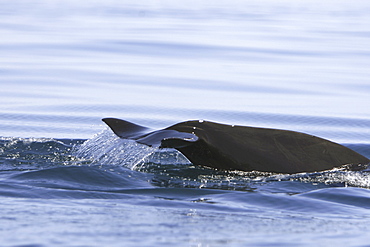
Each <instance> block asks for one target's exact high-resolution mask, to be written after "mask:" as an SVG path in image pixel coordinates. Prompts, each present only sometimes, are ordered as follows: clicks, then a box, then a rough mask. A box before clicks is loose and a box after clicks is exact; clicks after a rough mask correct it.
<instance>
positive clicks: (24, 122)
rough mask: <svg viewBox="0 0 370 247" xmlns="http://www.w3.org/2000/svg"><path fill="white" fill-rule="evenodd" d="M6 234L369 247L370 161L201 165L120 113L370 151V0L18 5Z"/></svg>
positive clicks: (41, 238)
mask: <svg viewBox="0 0 370 247" xmlns="http://www.w3.org/2000/svg"><path fill="white" fill-rule="evenodd" d="M0 4H1V8H0V16H1V18H0V37H1V39H0V54H1V56H0V130H1V132H0V143H1V144H0V197H1V213H0V241H1V244H0V245H1V246H122V245H124V246H165V245H168V246H173V245H176V246H225V245H227V246H271V245H273V246H312V245H316V246H334V245H336V246H366V245H368V242H369V237H368V231H369V225H370V224H369V223H370V218H369V217H370V211H369V207H370V206H369V205H370V192H369V188H370V178H369V174H368V172H366V171H365V172H348V171H344V170H331V171H324V172H318V173H302V174H293V175H288V174H268V173H258V172H252V173H246V172H237V171H235V172H225V171H216V170H212V169H207V168H201V167H196V166H194V165H192V164H191V163H189V162H188V161H187V160H186V158H185V157H183V156H182V155H181V154H179V153H178V152H175V151H174V150H157V149H153V148H149V147H146V146H142V145H139V144H136V143H134V142H130V141H126V140H120V139H118V138H116V137H115V136H114V135H113V134H112V133H111V132H110V131H109V130H108V129H107V128H106V127H105V126H104V124H103V123H102V122H101V118H103V117H117V118H123V119H125V120H129V121H132V122H135V123H137V124H140V125H144V126H148V127H152V128H163V127H166V126H169V125H172V124H174V123H176V122H180V121H185V120H189V119H205V120H210V121H216V122H222V123H227V124H239V125H249V126H259V127H271V128H282V129H290V130H296V131H302V132H305V133H309V134H313V135H317V136H320V137H323V138H326V139H330V140H332V141H335V142H338V143H341V144H344V145H346V146H348V147H350V148H352V149H354V150H356V151H358V152H360V153H362V154H363V155H365V156H367V157H369V158H370V127H369V126H370V111H369V109H368V106H369V103H370V100H369V95H370V94H369V93H370V82H369V78H370V70H369V69H368V68H369V67H370V48H369V45H368V44H369V43H370V25H369V24H370V17H369V15H368V13H369V10H370V4H369V3H368V2H367V1H360V0H357V1H356V0H355V1H351V2H350V3H349V2H348V3H347V2H338V1H331V0H329V1H325V2H323V1H316V0H314V1H306V0H302V1H291V0H279V1H270V0H264V1H258V2H256V3H252V2H248V1H247V2H246V1H236V0H235V1H232V2H230V1H224V0H219V1H186V2H178V1H176V2H172V1H149V0H148V1H140V3H137V4H133V3H130V2H128V1H117V0H109V1H104V2H98V1H84V2H76V1H57V0H52V1H48V2H47V3H46V2H45V3H40V2H38V1H32V0H31V1H20V0H19V1H11V2H9V1H0Z"/></svg>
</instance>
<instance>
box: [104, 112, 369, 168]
mask: <svg viewBox="0 0 370 247" xmlns="http://www.w3.org/2000/svg"><path fill="white" fill-rule="evenodd" d="M102 120H103V121H104V122H105V123H106V124H107V125H108V126H109V127H110V129H111V130H112V131H113V132H114V134H116V135H117V136H118V137H120V138H123V139H130V140H134V141H136V142H137V143H140V144H144V145H147V146H151V147H155V148H160V149H162V148H174V149H176V150H178V151H179V152H181V153H182V154H183V155H184V156H185V157H186V158H187V159H188V160H189V161H190V162H191V163H192V164H194V165H197V166H203V167H209V168H214V169H217V170H229V171H245V172H251V171H259V172H272V173H288V174H293V173H303V172H320V171H325V170H331V169H333V168H343V167H345V168H346V169H349V170H363V169H365V168H367V166H368V165H369V163H370V160H369V159H368V158H367V157H364V156H363V155H361V154H359V153H357V152H355V151H354V150H352V149H349V148H347V147H345V146H343V145H340V144H338V143H335V142H332V141H330V140H326V139H323V138H320V137H317V136H313V135H309V134H305V133H301V132H296V131H290V130H281V129H272V128H259V127H249V126H238V125H228V124H221V123H216V122H211V121H204V120H191V121H185V122H180V123H176V124H174V125H172V126H169V127H167V128H164V129H159V130H154V129H151V128H148V127H145V126H141V125H137V124H134V123H131V122H129V121H125V120H122V119H117V118H103V119H102Z"/></svg>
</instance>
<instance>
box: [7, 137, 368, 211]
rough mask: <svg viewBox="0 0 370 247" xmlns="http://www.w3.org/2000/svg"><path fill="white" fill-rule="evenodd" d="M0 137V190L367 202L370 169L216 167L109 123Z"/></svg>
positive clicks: (187, 200)
mask: <svg viewBox="0 0 370 247" xmlns="http://www.w3.org/2000/svg"><path fill="white" fill-rule="evenodd" d="M0 143H1V146H0V168H1V172H0V195H1V196H3V197H4V196H5V197H20V198H59V199H71V198H73V199H122V200H124V201H125V203H129V204H140V205H150V206H153V205H154V206H163V207H176V208H178V207H184V208H188V207H192V208H199V209H208V210H211V209H212V210H221V211H228V212H229V211H230V210H231V211H235V210H236V211H243V212H245V211H247V212H250V211H256V210H257V211H258V210H293V211H297V212H298V211H299V212H316V213H320V214H322V213H325V214H333V213H335V214H338V213H341V214H344V213H346V214H348V213H353V212H357V213H363V212H362V211H363V210H366V209H368V208H369V207H368V198H370V194H369V193H370V192H369V190H367V189H368V188H370V184H369V181H370V176H369V173H368V172H367V171H364V172H352V171H346V170H343V169H342V170H341V169H334V170H330V171H324V172H317V173H300V174H272V173H262V172H239V171H218V170H214V169H210V168H204V167H198V166H194V165H193V164H191V163H190V162H189V161H188V160H186V158H185V157H184V156H182V155H181V153H178V152H177V151H175V150H171V149H165V150H157V149H154V148H149V147H146V146H143V145H140V144H137V143H133V142H127V141H125V140H121V139H117V138H116V137H115V136H114V135H113V134H111V133H110V132H109V131H103V132H102V133H99V134H97V135H96V136H95V137H93V138H92V139H89V140H70V139H64V140H61V139H50V138H26V139H22V138H0ZM256 206H258V207H256ZM353 210H355V211H353ZM356 210H357V211H356Z"/></svg>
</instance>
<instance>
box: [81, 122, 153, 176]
mask: <svg viewBox="0 0 370 247" xmlns="http://www.w3.org/2000/svg"><path fill="white" fill-rule="evenodd" d="M156 150H157V149H156V148H152V147H149V146H146V145H142V144H139V143H137V142H135V141H132V140H125V139H121V138H119V137H117V136H116V135H114V134H113V133H112V132H111V131H110V130H108V129H106V130H104V131H103V132H101V133H99V134H97V135H95V136H94V137H93V138H91V139H89V140H87V141H86V142H84V143H83V144H82V145H80V146H78V147H76V148H75V150H74V155H75V156H76V157H77V158H79V159H80V161H90V162H91V163H92V164H102V165H103V164H106V165H122V166H126V167H128V168H130V169H136V168H137V166H140V165H141V164H143V163H144V162H145V160H146V158H147V157H148V156H150V155H151V154H152V153H154V152H155V151H156Z"/></svg>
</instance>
